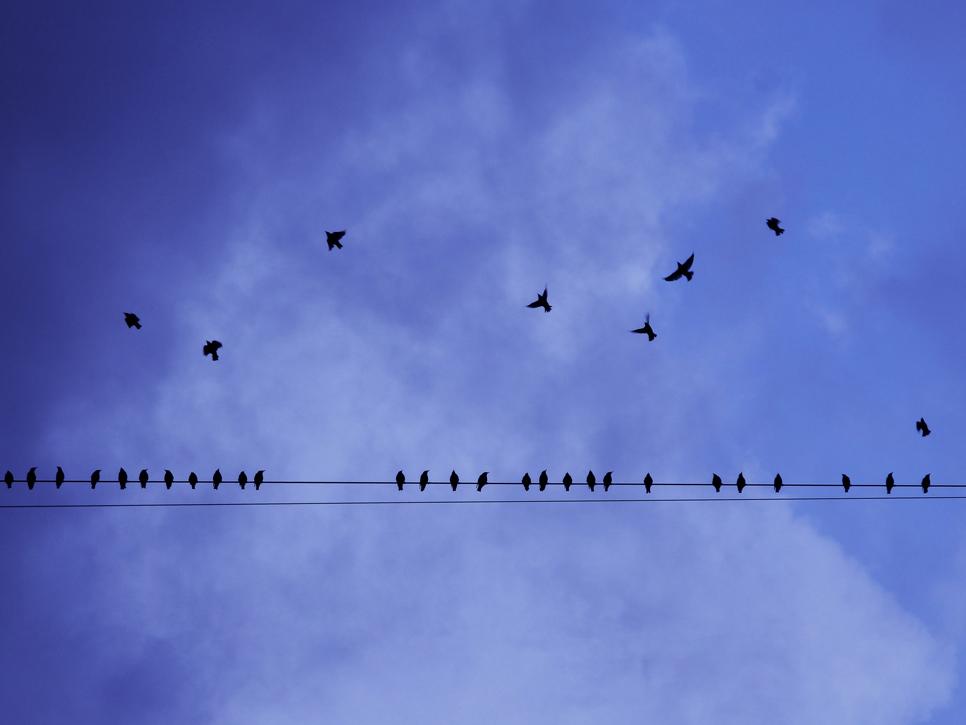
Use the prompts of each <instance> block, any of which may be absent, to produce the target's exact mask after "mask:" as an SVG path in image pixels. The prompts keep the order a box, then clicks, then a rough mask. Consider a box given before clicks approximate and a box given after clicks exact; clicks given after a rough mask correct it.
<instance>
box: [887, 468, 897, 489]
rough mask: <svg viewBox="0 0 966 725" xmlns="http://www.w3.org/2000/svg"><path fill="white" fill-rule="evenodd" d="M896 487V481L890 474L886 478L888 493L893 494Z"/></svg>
mask: <svg viewBox="0 0 966 725" xmlns="http://www.w3.org/2000/svg"><path fill="white" fill-rule="evenodd" d="M895 485H896V480H895V479H894V478H893V477H892V474H891V473H890V474H889V475H888V476H886V493H892V487H893V486H895Z"/></svg>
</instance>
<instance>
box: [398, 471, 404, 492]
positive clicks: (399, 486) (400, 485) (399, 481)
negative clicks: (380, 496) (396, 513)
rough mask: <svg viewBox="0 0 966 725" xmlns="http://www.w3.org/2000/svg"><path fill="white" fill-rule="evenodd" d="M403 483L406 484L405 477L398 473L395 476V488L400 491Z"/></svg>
mask: <svg viewBox="0 0 966 725" xmlns="http://www.w3.org/2000/svg"><path fill="white" fill-rule="evenodd" d="M404 483H406V476H405V475H404V474H403V472H402V471H399V473H397V474H396V488H398V489H399V490H400V491H402V490H403V484H404Z"/></svg>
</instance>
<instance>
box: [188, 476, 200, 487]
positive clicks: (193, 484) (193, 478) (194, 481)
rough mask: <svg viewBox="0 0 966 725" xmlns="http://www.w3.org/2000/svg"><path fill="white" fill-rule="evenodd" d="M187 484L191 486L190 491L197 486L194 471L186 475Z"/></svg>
mask: <svg viewBox="0 0 966 725" xmlns="http://www.w3.org/2000/svg"><path fill="white" fill-rule="evenodd" d="M188 483H190V484H191V488H192V490H194V487H195V486H197V485H198V475H197V474H196V473H195V472H194V471H192V472H191V473H189V474H188Z"/></svg>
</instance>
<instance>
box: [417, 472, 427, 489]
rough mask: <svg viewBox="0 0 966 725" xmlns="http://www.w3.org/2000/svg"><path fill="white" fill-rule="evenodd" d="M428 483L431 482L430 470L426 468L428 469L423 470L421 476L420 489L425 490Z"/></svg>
mask: <svg viewBox="0 0 966 725" xmlns="http://www.w3.org/2000/svg"><path fill="white" fill-rule="evenodd" d="M428 483H429V471H428V470H426V471H423V472H422V474H421V475H420V476H419V490H420V491H425V490H426V484H428Z"/></svg>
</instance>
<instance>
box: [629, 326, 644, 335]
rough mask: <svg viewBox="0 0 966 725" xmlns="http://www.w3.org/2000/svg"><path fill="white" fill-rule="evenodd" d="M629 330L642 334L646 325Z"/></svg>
mask: <svg viewBox="0 0 966 725" xmlns="http://www.w3.org/2000/svg"><path fill="white" fill-rule="evenodd" d="M631 332H636V333H638V334H639V335H643V334H644V333H645V332H647V328H646V327H638V328H637V329H636V330H631Z"/></svg>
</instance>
